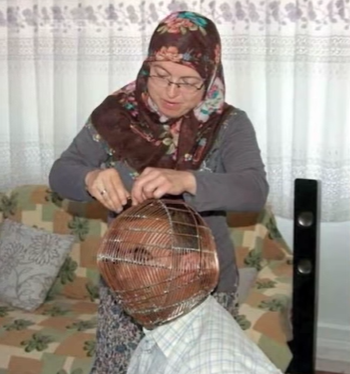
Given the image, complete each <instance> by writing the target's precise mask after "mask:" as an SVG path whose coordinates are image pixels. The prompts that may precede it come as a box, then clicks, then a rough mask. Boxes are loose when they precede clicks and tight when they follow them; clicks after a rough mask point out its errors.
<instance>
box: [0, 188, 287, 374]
mask: <svg viewBox="0 0 350 374" xmlns="http://www.w3.org/2000/svg"><path fill="white" fill-rule="evenodd" d="M0 212H1V214H0V223H1V222H2V220H3V219H4V218H10V219H12V220H15V221H17V222H22V223H24V224H25V225H28V226H34V227H38V228H42V229H45V230H48V231H50V232H55V233H60V234H73V235H74V236H75V243H74V245H73V249H72V251H71V253H70V255H69V257H68V258H67V260H66V262H65V263H64V265H63V266H62V268H61V269H60V272H59V274H58V276H57V278H56V280H55V282H54V285H53V287H52V288H51V289H50V291H49V293H48V295H47V298H46V301H45V303H44V304H43V305H42V306H41V307H40V308H39V309H37V310H36V311H35V312H25V311H20V310H18V309H15V308H10V307H9V306H6V305H5V304H0V374H5V373H6V374H88V373H89V368H90V365H91V361H92V356H93V354H94V347H95V333H96V319H97V302H98V271H97V268H96V250H97V248H98V245H99V243H100V241H101V238H102V235H103V234H104V232H105V231H106V228H107V225H106V220H107V212H106V210H105V209H104V208H103V207H101V205H100V204H98V203H97V202H91V203H75V202H71V201H68V200H62V199H61V198H60V197H59V196H58V195H57V194H55V193H52V192H51V191H50V190H49V189H48V187H47V186H43V185H38V186H35V185H29V186H20V187H18V188H15V189H13V190H12V191H8V192H6V193H5V194H4V193H0ZM236 220H237V221H239V220H240V218H239V217H238V216H237V218H236ZM233 226H234V227H232V228H231V229H230V230H231V237H232V240H233V241H234V242H235V245H236V255H237V263H238V266H239V267H241V268H242V267H255V268H256V269H257V270H258V274H257V277H256V280H255V283H254V285H253V286H252V288H251V290H250V291H249V292H248V294H247V297H246V299H245V300H244V302H243V304H242V305H241V307H240V315H239V316H238V322H239V324H240V326H241V327H242V329H243V330H244V331H246V333H247V334H248V336H250V337H251V338H252V339H253V340H254V341H255V342H256V343H257V344H258V345H259V346H260V348H261V349H262V350H263V351H264V352H265V354H266V355H267V356H268V357H269V358H270V359H271V360H272V361H273V362H274V363H275V364H276V365H277V366H278V367H279V368H281V370H282V371H284V370H285V368H286V367H287V365H288V364H289V361H290V359H291V353H290V351H289V349H288V346H287V344H286V342H287V341H288V339H290V337H291V328H290V324H289V314H290V307H291V305H290V304H291V294H292V255H291V253H290V251H289V249H288V247H287V246H286V244H285V242H284V241H283V238H282V237H281V235H280V233H279V232H278V229H277V226H276V222H275V219H274V217H273V214H272V213H271V211H270V210H268V209H266V210H264V211H263V212H261V213H260V214H259V215H256V217H255V220H254V222H253V223H251V224H249V225H245V226H244V225H243V226H239V225H235V224H234V225H233Z"/></svg>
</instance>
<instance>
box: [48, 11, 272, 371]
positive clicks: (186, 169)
mask: <svg viewBox="0 0 350 374" xmlns="http://www.w3.org/2000/svg"><path fill="white" fill-rule="evenodd" d="M50 185H51V188H52V189H53V190H54V191H56V192H58V193H59V194H60V195H62V196H64V197H66V198H69V199H73V200H79V201H84V200H85V201H87V200H89V199H91V198H95V199H97V200H98V201H100V202H101V203H102V204H103V205H104V206H106V207H107V208H108V209H109V210H110V211H111V212H115V213H120V212H121V211H122V210H123V207H124V206H125V205H126V204H127V201H128V199H129V198H130V199H131V201H132V204H133V205H137V204H139V203H141V202H143V201H144V200H145V199H148V198H161V197H162V196H164V195H175V196H180V197H182V198H183V199H185V201H186V202H187V203H189V204H190V205H191V206H192V207H193V208H194V209H195V210H197V211H198V212H199V213H201V215H202V216H203V217H204V218H205V220H206V222H207V223H208V225H209V226H210V228H211V230H212V232H213V235H214V238H215V241H216V245H217V248H218V257H219V263H220V277H219V283H218V286H217V288H216V290H215V292H214V294H213V295H214V296H215V297H216V299H217V300H218V301H219V302H220V303H221V304H222V305H223V306H224V307H225V308H226V309H227V310H228V311H229V312H230V313H231V314H233V315H235V314H236V309H237V284H238V277H237V267H236V264H235V257H234V250H233V248H232V242H231V240H230V236H229V231H228V228H227V224H226V211H230V210H231V211H248V210H253V211H257V210H259V209H261V208H262V207H263V206H264V204H265V200H266V196H267V192H268V185H267V182H266V179H265V171H264V165H263V163H262V161H261V157H260V151H259V148H258V145H257V142H256V137H255V132H254V129H253V127H252V125H251V123H250V121H249V119H248V118H247V116H246V114H245V113H244V112H242V111H240V110H238V109H236V108H234V107H232V106H231V105H228V104H227V103H226V102H225V85H224V78H223V70H222V64H221V44H220V37H219V34H218V31H217V29H216V26H215V24H214V23H213V22H212V21H210V20H209V19H207V18H205V17H203V16H201V15H199V14H196V13H193V12H175V13H172V14H170V15H169V16H168V17H166V18H165V19H164V20H163V21H162V22H160V24H159V25H158V26H157V28H156V30H155V31H154V34H153V36H152V38H151V41H150V45H149V50H148V56H147V58H146V59H145V61H144V63H143V65H142V67H141V69H140V71H139V73H138V76H137V79H136V81H135V82H133V83H130V84H129V85H127V86H125V87H123V88H122V89H120V90H119V91H117V92H116V93H114V94H113V95H110V96H108V97H107V98H106V99H105V100H104V101H103V102H102V104H101V105H99V106H98V107H97V108H96V109H95V110H94V111H93V112H92V114H91V116H90V118H89V120H88V122H87V124H86V126H84V128H83V129H82V130H81V131H80V133H79V134H78V135H77V136H76V138H75V139H74V141H73V143H72V144H71V145H70V146H69V147H68V149H67V150H66V151H65V152H63V154H62V155H61V157H60V158H59V159H58V160H57V161H56V162H55V163H54V165H53V167H52V170H51V173H50ZM115 213H111V214H115ZM141 337H142V331H141V329H140V327H139V326H138V325H136V324H134V323H133V322H132V321H131V320H130V319H129V318H128V317H127V316H126V315H125V314H124V313H123V312H122V311H121V308H120V307H119V305H118V301H117V300H116V299H115V298H114V297H113V295H112V294H111V293H110V291H109V289H108V287H107V286H106V285H105V284H104V283H103V281H101V289H100V306H99V323H98V331H97V349H96V358H95V362H94V365H93V369H92V373H98V374H106V373H107V374H109V373H110V374H112V373H113V374H114V373H125V372H126V369H127V365H128V362H129V359H130V355H131V353H132V351H133V349H134V348H135V347H136V345H137V343H138V342H139V341H140V339H141Z"/></svg>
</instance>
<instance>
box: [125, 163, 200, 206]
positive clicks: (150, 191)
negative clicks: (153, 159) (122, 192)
mask: <svg viewBox="0 0 350 374" xmlns="http://www.w3.org/2000/svg"><path fill="white" fill-rule="evenodd" d="M196 187H197V186H196V178H195V177H194V175H193V174H192V173H191V172H189V171H179V170H172V169H161V168H151V167H148V168H146V169H145V170H144V171H143V172H142V173H141V174H140V175H139V176H138V177H137V179H136V181H135V183H134V185H133V188H132V190H131V198H132V203H133V205H137V204H140V203H142V202H143V201H144V200H146V199H152V198H155V199H160V198H161V197H163V196H164V195H166V194H169V195H181V194H182V193H183V192H189V193H191V194H192V195H194V194H195V193H196Z"/></svg>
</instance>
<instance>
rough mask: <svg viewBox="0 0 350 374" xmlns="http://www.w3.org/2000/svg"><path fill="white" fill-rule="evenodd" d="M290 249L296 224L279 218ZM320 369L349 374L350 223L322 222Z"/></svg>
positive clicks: (319, 297)
mask: <svg viewBox="0 0 350 374" xmlns="http://www.w3.org/2000/svg"><path fill="white" fill-rule="evenodd" d="M277 224H278V227H279V229H280V231H281V233H282V235H283V237H284V238H285V240H286V241H287V243H288V244H289V245H290V246H291V248H292V244H293V222H292V221H291V220H287V219H283V218H280V217H277ZM320 230H321V232H320V248H319V290H318V323H317V367H318V369H319V370H334V371H336V372H345V373H350V222H344V223H321V227H320Z"/></svg>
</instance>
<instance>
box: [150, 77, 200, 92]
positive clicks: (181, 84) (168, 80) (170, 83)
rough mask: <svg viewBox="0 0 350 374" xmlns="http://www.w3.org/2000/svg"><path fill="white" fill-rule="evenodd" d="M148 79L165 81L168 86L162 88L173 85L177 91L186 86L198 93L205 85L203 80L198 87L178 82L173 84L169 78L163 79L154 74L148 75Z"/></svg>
mask: <svg viewBox="0 0 350 374" xmlns="http://www.w3.org/2000/svg"><path fill="white" fill-rule="evenodd" d="M148 78H160V79H164V81H167V83H168V85H167V86H164V88H165V87H170V86H171V85H172V84H174V85H175V86H177V88H178V89H179V90H181V87H183V85H184V84H187V85H189V86H191V87H193V88H195V89H196V90H197V91H200V90H201V89H202V88H203V86H204V85H205V80H203V81H202V84H201V86H200V87H197V86H195V85H194V84H191V83H178V82H173V81H172V80H170V79H169V78H165V77H161V76H159V75H156V74H152V75H148ZM193 92H196V91H193Z"/></svg>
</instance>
